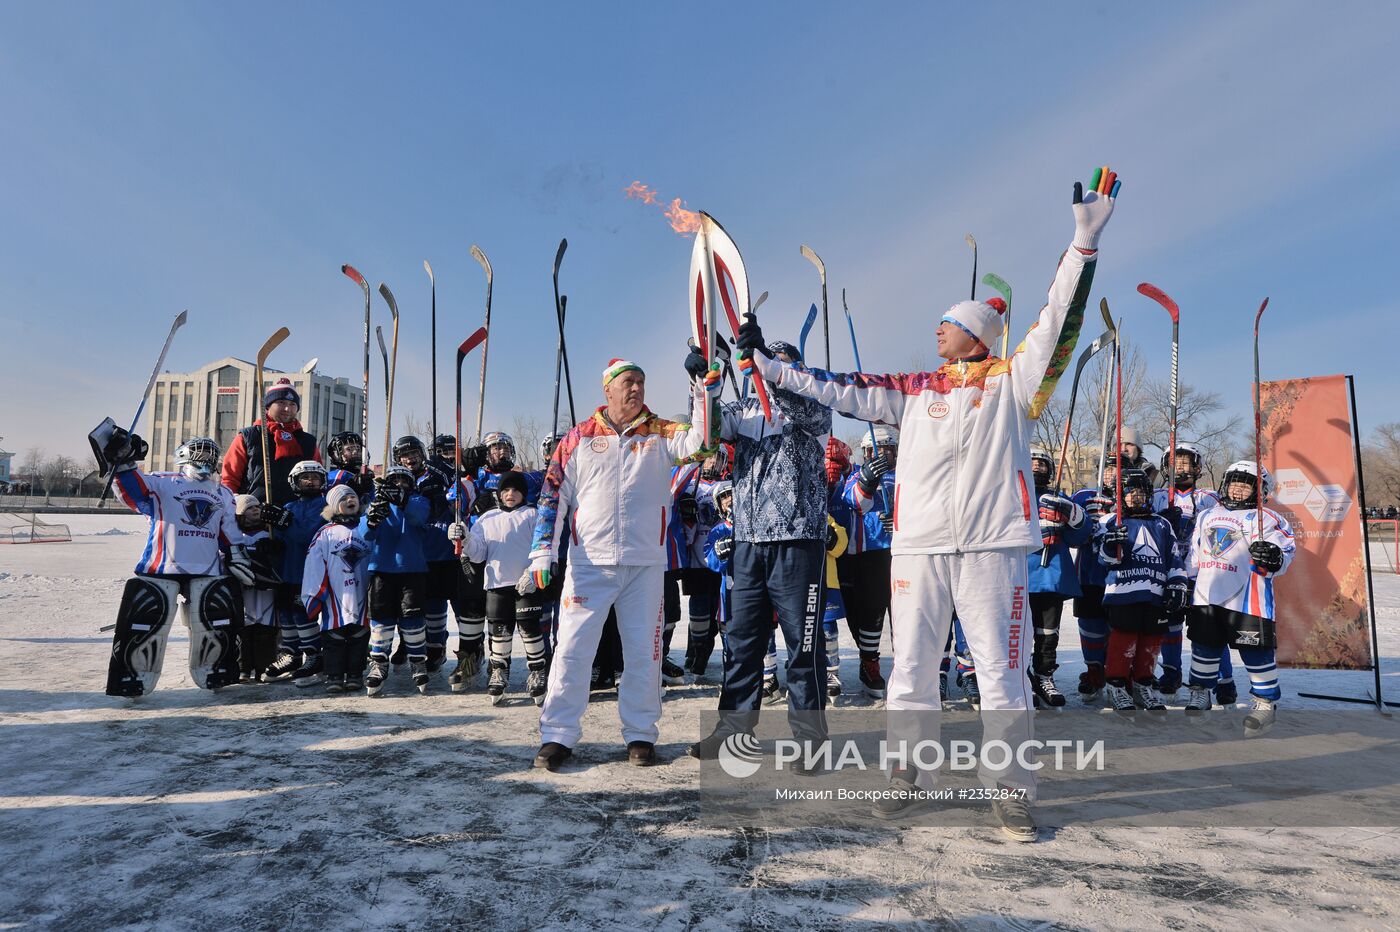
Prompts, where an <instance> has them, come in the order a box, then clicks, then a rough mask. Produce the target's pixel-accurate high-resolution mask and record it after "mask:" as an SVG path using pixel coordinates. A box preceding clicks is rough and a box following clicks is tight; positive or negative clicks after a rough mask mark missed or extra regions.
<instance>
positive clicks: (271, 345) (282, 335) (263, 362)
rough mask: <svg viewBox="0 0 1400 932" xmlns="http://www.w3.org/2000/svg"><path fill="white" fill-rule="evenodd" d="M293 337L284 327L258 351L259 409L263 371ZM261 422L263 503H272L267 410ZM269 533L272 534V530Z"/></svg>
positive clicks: (256, 391) (256, 390)
mask: <svg viewBox="0 0 1400 932" xmlns="http://www.w3.org/2000/svg"><path fill="white" fill-rule="evenodd" d="M291 335H292V331H290V330H288V329H287V328H286V327H283V328H282V329H280V330H278V331H277V332H276V333H274V334H273V335H272V336H270V337H268V338H267V342H266V343H264V344H263V345H262V349H260V350H258V361H257V366H256V370H257V371H256V375H255V376H254V377H255V378H256V379H257V387H256V388H255V389H254V390H253V394H254V396H255V398H256V400H255V401H254V404H255V405H257V406H258V407H259V408H261V407H262V396H263V392H265V391H267V389H265V388H263V369H265V368H266V367H267V357H268V356H269V355H271V353H272V351H273V350H275V349H276V348H277V346H278V344H280V343H281V342H282V341H283V340H285V339H287V337H289V336H291ZM256 410H257V409H256V408H255V409H254V412H255V413H256ZM258 420H259V419H258V418H254V421H253V422H254V423H257V421H258ZM261 420H262V430H261V431H259V434H260V436H261V440H262V471H263V495H264V496H266V497H265V498H264V499H263V502H264V503H266V502H271V501H272V460H270V459H268V458H267V429H268V426H269V425H268V423H267V411H266V410H264V411H263V414H262V418H261ZM268 533H269V534H271V533H272V532H271V530H270V529H269V531H268Z"/></svg>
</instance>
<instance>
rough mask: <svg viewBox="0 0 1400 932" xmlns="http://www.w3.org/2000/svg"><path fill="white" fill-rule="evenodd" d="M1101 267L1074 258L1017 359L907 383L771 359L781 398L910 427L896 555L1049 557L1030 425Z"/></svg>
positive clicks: (963, 366)
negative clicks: (1043, 550) (785, 392)
mask: <svg viewBox="0 0 1400 932" xmlns="http://www.w3.org/2000/svg"><path fill="white" fill-rule="evenodd" d="M1095 265H1096V259H1095V257H1094V256H1085V255H1083V254H1082V253H1080V252H1079V251H1078V250H1077V249H1075V248H1073V247H1071V248H1070V249H1069V250H1068V251H1067V252H1066V253H1065V254H1064V256H1063V257H1062V258H1061V259H1060V265H1059V268H1058V269H1057V270H1056V273H1055V280H1054V282H1053V283H1052V284H1051V285H1050V292H1049V297H1048V301H1047V303H1046V305H1045V307H1044V308H1043V309H1042V310H1041V312H1040V316H1039V318H1037V320H1036V322H1035V324H1033V325H1032V326H1031V329H1030V332H1029V333H1027V334H1026V338H1025V340H1024V341H1022V343H1021V345H1020V346H1018V347H1017V348H1016V351H1015V352H1014V353H1012V355H1011V358H1010V359H999V358H996V357H988V358H986V359H984V360H980V361H976V362H948V363H945V364H944V365H943V366H941V367H940V368H939V369H938V370H937V371H935V372H918V373H911V374H897V375H867V374H864V373H833V372H826V371H823V370H820V369H813V370H808V371H800V370H797V369H794V368H791V367H789V366H785V365H783V364H782V363H781V362H778V361H776V360H772V359H768V358H766V357H765V356H764V355H763V354H762V353H759V354H757V356H756V359H755V362H756V363H757V366H758V369H759V372H760V374H761V375H762V376H763V377H764V378H765V379H767V380H769V381H772V382H774V383H775V384H777V385H779V386H780V387H782V388H786V389H789V390H791V391H793V392H796V393H797V394H800V395H806V396H808V397H809V398H815V399H816V400H817V401H820V402H821V403H822V404H825V405H829V406H831V407H832V408H833V409H835V410H837V411H840V412H842V413H843V414H850V415H853V416H855V417H858V418H860V419H861V420H866V421H874V422H876V423H880V424H890V425H893V426H897V427H899V474H898V479H897V482H896V484H895V487H894V503H893V508H894V535H893V539H892V542H891V546H890V550H891V552H893V553H894V554H895V555H896V556H899V555H901V554H915V553H965V552H972V551H983V550H1007V549H1022V548H1023V549H1026V550H1038V549H1040V547H1041V539H1040V521H1039V508H1038V506H1037V502H1036V499H1035V496H1034V491H1035V482H1034V479H1033V477H1032V475H1031V457H1030V442H1031V435H1032V432H1033V429H1032V427H1033V426H1032V424H1031V421H1032V420H1034V419H1036V418H1038V417H1039V416H1040V412H1041V411H1042V410H1043V409H1044V407H1045V405H1046V404H1047V403H1048V402H1049V400H1050V396H1051V394H1053V392H1054V390H1055V385H1056V383H1057V382H1058V381H1059V378H1060V376H1061V375H1062V374H1063V373H1064V370H1065V367H1066V366H1067V365H1068V363H1069V361H1070V359H1071V357H1072V355H1073V353H1074V345H1075V342H1076V341H1077V340H1078V338H1079V328H1080V325H1081V323H1082V322H1083V319H1084V305H1085V302H1086V301H1087V299H1088V295H1089V286H1090V284H1091V283H1092V282H1093V278H1094V268H1095ZM929 336H930V337H931V336H932V333H930V334H929Z"/></svg>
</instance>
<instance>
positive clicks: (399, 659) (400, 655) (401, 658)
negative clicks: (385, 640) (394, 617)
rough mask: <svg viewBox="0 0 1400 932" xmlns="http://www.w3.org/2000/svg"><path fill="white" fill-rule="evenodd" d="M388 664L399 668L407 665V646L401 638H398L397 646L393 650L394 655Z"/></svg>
mask: <svg viewBox="0 0 1400 932" xmlns="http://www.w3.org/2000/svg"><path fill="white" fill-rule="evenodd" d="M389 662H390V663H392V664H393V665H394V666H396V667H401V666H403V665H404V664H405V663H408V645H407V644H405V643H404V640H403V638H399V646H398V647H395V648H394V654H393V656H392V657H390V658H389Z"/></svg>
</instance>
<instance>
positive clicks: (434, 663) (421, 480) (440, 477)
mask: <svg viewBox="0 0 1400 932" xmlns="http://www.w3.org/2000/svg"><path fill="white" fill-rule="evenodd" d="M443 439H444V437H439V438H437V440H436V441H435V446H436V448H437V449H439V450H441V449H442V446H441V441H442V440H443ZM445 439H448V440H451V439H452V438H450V437H449V438H445ZM453 449H454V450H455V446H454V448H453ZM393 457H394V462H395V463H397V464H398V465H400V466H403V467H405V468H406V469H408V471H409V472H411V473H413V479H414V481H415V482H416V483H417V489H416V491H417V493H418V494H419V495H421V496H423V497H424V498H425V499H427V500H428V523H427V524H426V525H425V526H424V528H423V556H424V558H425V559H426V560H427V562H428V592H427V602H426V603H425V604H424V606H423V618H424V622H425V624H426V632H425V634H426V637H427V639H428V672H429V673H430V674H431V673H436V672H437V671H438V670H440V669H442V665H443V663H444V662H445V660H446V658H447V606H448V603H449V602H450V603H451V604H452V605H453V606H454V608H456V609H457V614H459V615H460V614H462V611H461V608H462V606H463V605H464V602H463V597H462V596H463V586H464V583H465V579H464V577H463V575H462V567H461V564H459V563H458V562H457V552H456V547H455V546H454V544H453V542H452V541H450V540H448V537H447V532H448V529H449V528H450V527H451V526H452V518H453V506H454V501H453V500H452V499H450V498H448V491H449V489H448V487H449V486H451V485H452V473H451V472H450V471H448V472H443V468H442V465H441V462H440V458H439V457H436V456H435V457H434V458H433V459H431V460H430V459H429V458H428V450H427V448H426V447H424V446H423V441H421V440H419V439H418V438H417V437H412V436H408V437H400V438H399V439H398V440H396V441H395V442H394V448H393ZM449 469H450V467H449ZM403 649H404V644H403V641H402V640H400V641H399V648H398V650H396V651H395V652H394V655H393V662H394V663H396V664H397V663H402V659H401V652H402V651H403Z"/></svg>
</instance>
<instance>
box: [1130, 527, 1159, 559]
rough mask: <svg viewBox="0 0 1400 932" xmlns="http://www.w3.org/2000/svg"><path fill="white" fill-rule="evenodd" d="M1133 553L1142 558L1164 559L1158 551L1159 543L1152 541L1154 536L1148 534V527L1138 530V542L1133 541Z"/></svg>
mask: <svg viewBox="0 0 1400 932" xmlns="http://www.w3.org/2000/svg"><path fill="white" fill-rule="evenodd" d="M1133 553H1134V554H1135V555H1136V556H1140V557H1155V558H1157V559H1159V560H1160V559H1161V558H1162V552H1161V551H1160V550H1158V549H1157V542H1156V541H1155V540H1153V539H1152V535H1151V534H1149V533H1148V532H1147V528H1146V527H1140V528H1138V535H1137V540H1135V541H1133Z"/></svg>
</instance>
